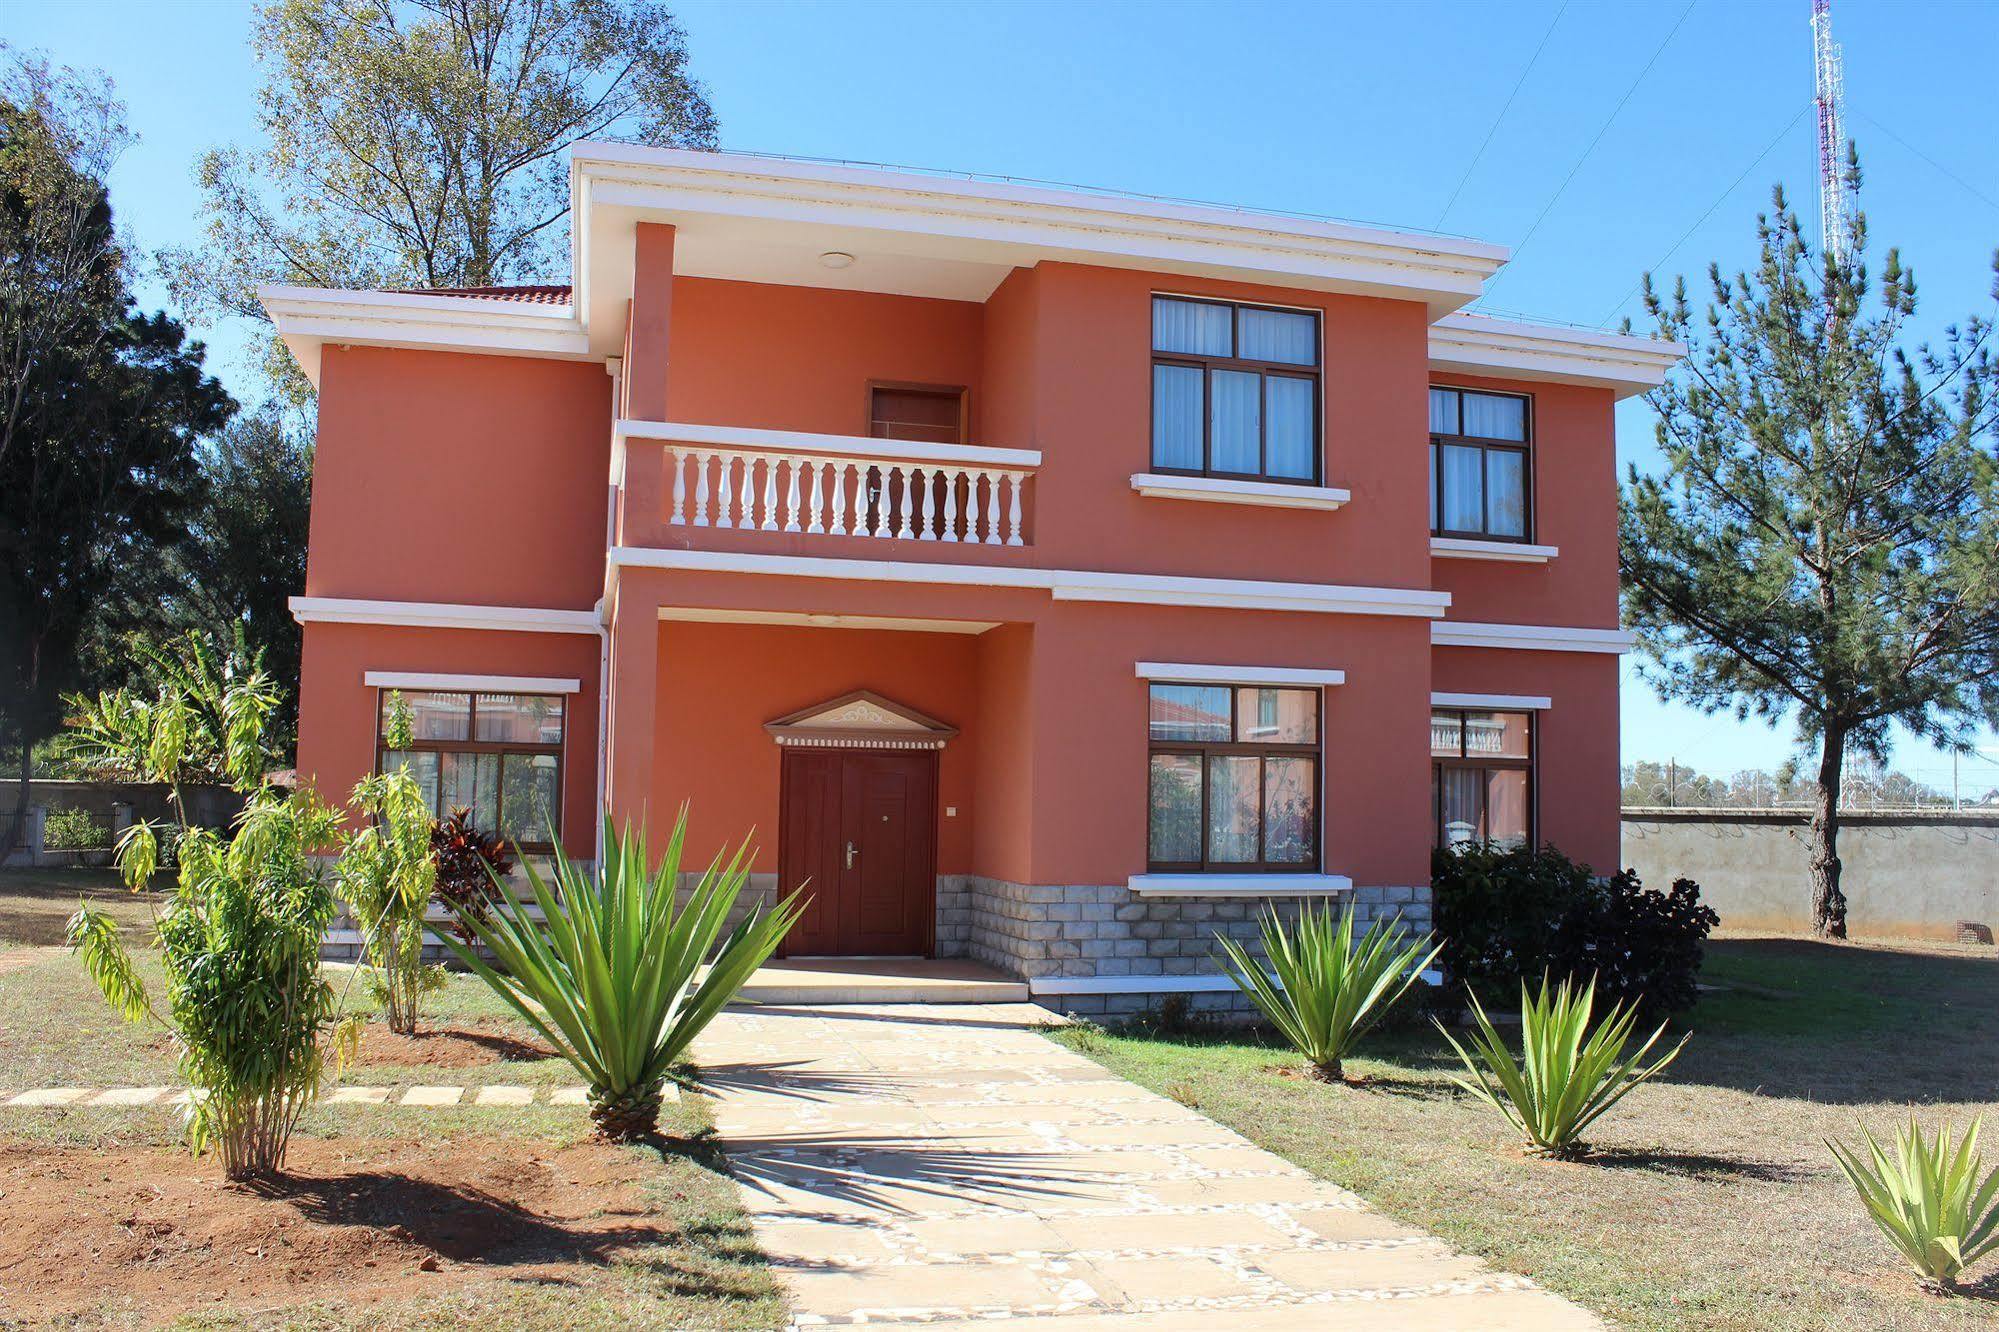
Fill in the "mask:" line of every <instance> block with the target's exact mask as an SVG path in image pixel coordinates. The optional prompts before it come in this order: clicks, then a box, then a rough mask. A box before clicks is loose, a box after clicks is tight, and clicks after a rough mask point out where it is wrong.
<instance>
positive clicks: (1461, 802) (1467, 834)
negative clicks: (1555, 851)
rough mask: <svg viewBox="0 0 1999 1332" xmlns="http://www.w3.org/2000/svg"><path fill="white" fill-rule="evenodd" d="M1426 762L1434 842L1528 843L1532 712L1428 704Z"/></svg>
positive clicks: (1530, 837)
mask: <svg viewBox="0 0 1999 1332" xmlns="http://www.w3.org/2000/svg"><path fill="white" fill-rule="evenodd" d="M1430 763H1431V781H1430V794H1431V800H1432V804H1433V805H1434V808H1435V815H1436V826H1435V828H1434V833H1433V835H1434V837H1435V841H1436V844H1437V845H1438V846H1461V845H1463V844H1465V843H1467V842H1496V843H1498V844H1499V845H1501V846H1526V845H1528V844H1529V843H1531V842H1532V840H1533V836H1534V782H1533V776H1534V718H1533V714H1532V713H1528V712H1480V711H1473V710H1468V709H1459V708H1433V709H1432V710H1431V712H1430Z"/></svg>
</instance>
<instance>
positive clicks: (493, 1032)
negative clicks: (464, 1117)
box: [355, 1018, 556, 1068]
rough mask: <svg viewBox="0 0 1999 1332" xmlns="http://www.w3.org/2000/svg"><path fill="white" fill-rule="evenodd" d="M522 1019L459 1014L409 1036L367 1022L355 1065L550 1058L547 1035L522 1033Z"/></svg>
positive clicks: (474, 1064)
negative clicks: (453, 1018)
mask: <svg viewBox="0 0 1999 1332" xmlns="http://www.w3.org/2000/svg"><path fill="white" fill-rule="evenodd" d="M526 1030H527V1028H526V1026H525V1024H523V1023H520V1022H509V1021H506V1020H505V1019H493V1018H460V1019H457V1020H455V1021H449V1022H448V1023H446V1024H438V1023H436V1022H432V1023H431V1024H429V1025H427V1026H425V1027H423V1028H421V1029H419V1030H418V1031H417V1033H416V1034H415V1035H413V1036H398V1035H397V1034H396V1033H395V1032H392V1031H390V1030H389V1029H388V1028H387V1027H386V1026H384V1025H383V1024H381V1023H379V1022H371V1023H369V1024H368V1029H367V1031H366V1033H365V1034H363V1036H362V1037H361V1052H360V1057H359V1058H358V1059H357V1060H355V1064H356V1066H357V1067H360V1068H370V1067H382V1066H390V1067H396V1068H480V1067H484V1066H486V1065H489V1064H519V1063H528V1062H531V1061H535V1060H541V1059H553V1058H555V1057H556V1055H555V1051H554V1050H553V1049H552V1048H550V1046H549V1045H548V1043H547V1042H546V1041H543V1040H541V1039H540V1038H538V1037H535V1036H532V1035H524V1034H523V1033H524V1032H525V1031H526Z"/></svg>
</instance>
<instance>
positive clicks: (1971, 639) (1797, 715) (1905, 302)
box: [1621, 154, 1999, 938]
mask: <svg viewBox="0 0 1999 1332" xmlns="http://www.w3.org/2000/svg"><path fill="white" fill-rule="evenodd" d="M1848 171H1849V175H1850V179H1851V182H1852V184H1853V185H1854V186H1855V187H1856V188H1857V187H1858V184H1859V174H1860V173H1859V162H1858V159H1857V157H1854V156H1852V155H1851V154H1849V158H1848ZM1757 236H1758V240H1759V242H1760V255H1759V258H1758V262H1757V264H1756V268H1755V271H1754V272H1753V273H1738V274H1736V275H1735V276H1734V277H1732V278H1725V277H1723V276H1722V273H1721V270H1720V269H1719V267H1718V266H1710V268H1709V282H1710V285H1711V288H1712V299H1711V301H1710V302H1709V304H1708V307H1707V309H1706V311H1705V312H1704V313H1703V314H1701V315H1698V316H1697V315H1696V314H1695V312H1694V310H1693V307H1692V306H1691V304H1690V303H1689V301H1688V298H1687V293H1686V284H1685V281H1684V279H1682V280H1681V281H1680V282H1678V283H1677V284H1676V285H1675V288H1674V291H1673V294H1672V296H1671V297H1670V298H1665V297H1662V296H1660V295H1659V293H1658V292H1656V291H1655V290H1654V289H1653V287H1652V283H1651V281H1650V279H1649V277H1648V279H1647V281H1646V286H1645V299H1646V306H1647V309H1648V310H1649V311H1650V312H1651V314H1652V315H1653V317H1654V318H1655V319H1656V321H1657V323H1658V327H1659V331H1660V332H1661V333H1663V334H1664V335H1665V336H1667V337H1669V338H1675V339H1678V340H1681V341H1685V342H1687V343H1689V344H1690V345H1691V347H1692V350H1691V352H1690V354H1689V356H1688V358H1687V360H1686V362H1685V363H1684V364H1683V366H1682V367H1681V368H1680V369H1679V370H1678V371H1676V372H1675V374H1674V375H1673V376H1672V377H1671V378H1670V380H1669V381H1668V382H1667V383H1666V384H1665V385H1664V386H1663V387H1661V388H1660V389H1658V390H1657V391H1656V392H1654V393H1653V395H1652V397H1651V403H1652V406H1653V408H1654V409H1655V411H1656V412H1657V414H1658V441H1659V447H1660V450H1661V452H1662V453H1663V454H1664V456H1665V464H1666V465H1665V470H1664V472H1663V474H1661V475H1657V476H1645V475H1640V474H1639V473H1638V471H1637V469H1636V468H1633V469H1632V472H1631V476H1630V479H1629V484H1628V487H1627V489H1626V491H1625V494H1624V496H1623V504H1622V536H1623V542H1622V545H1623V550H1622V558H1621V564H1622V567H1623V573H1624V584H1625V591H1624V602H1625V615H1626V619H1627V621H1628V623H1629V624H1630V625H1631V626H1632V627H1633V628H1634V629H1635V630H1636V631H1637V634H1638V638H1639V642H1640V645H1641V647H1642V648H1643V649H1644V651H1645V652H1646V654H1647V656H1648V657H1649V658H1650V662H1649V663H1648V664H1647V665H1645V666H1642V667H1641V672H1642V673H1643V674H1644V675H1645V676H1646V677H1647V678H1649V679H1650V680H1651V681H1652V682H1653V684H1654V685H1655V687H1656V688H1657V689H1658V690H1659V692H1660V694H1661V695H1662V696H1664V697H1667V698H1676V699H1680V700H1683V701H1685V702H1687V703H1690V704H1692V705H1693V706H1695V707H1698V708H1701V709H1702V710H1704V711H1708V712H1716V711H1720V710H1721V709H1724V708H1728V709H1732V710H1734V711H1735V712H1736V714H1737V715H1738V716H1742V717H1747V716H1751V715H1754V716H1758V717H1762V718H1766V719H1769V720H1771V721H1773V722H1774V721H1776V720H1778V719H1789V720H1791V721H1792V722H1793V723H1795V725H1796V727H1797V731H1798V738H1799V742H1800V745H1801V746H1803V747H1807V748H1816V750H1817V755H1818V762H1817V772H1816V781H1815V786H1814V790H1813V800H1812V817H1811V824H1810V838H1809V840H1810V848H1811V859H1810V863H1811V887H1812V916H1813V920H1814V922H1815V924H1816V926H1817V929H1818V931H1819V932H1820V933H1821V934H1822V935H1825V936H1828V937H1832V938H1844V937H1845V935H1846V898H1845V896H1844V894H1843V893H1842V891H1841V888H1840V863H1839V829H1840V812H1841V811H1840V784H1841V779H1842V775H1843V773H1844V771H1845V765H1846V762H1847V753H1848V750H1849V748H1853V749H1857V750H1858V751H1859V752H1861V753H1862V754H1865V755H1868V756H1870V757H1873V758H1877V759H1883V760H1885V758H1886V757H1887V747H1888V741H1889V732H1890V725H1891V723H1899V724H1900V725H1901V726H1902V727H1904V728H1906V729H1907V730H1908V731H1909V732H1910V733H1912V734H1913V735H1915V736H1916V737H1918V738H1919V739H1923V740H1927V741H1930V742H1932V743H1936V744H1939V745H1943V746H1946V747H1956V748H1962V747H1966V746H1968V745H1969V743H1970V741H1971V737H1972V735H1973V734H1974V733H1975V730H1976V728H1977V726H1978V725H1979V724H1980V723H1981V722H1984V723H1989V722H1991V721H1992V720H1993V719H1995V718H1999V674H1995V668H1999V468H1995V461H1994V450H1993V424H1994V422H1993V413H1994V404H1993V389H1994V386H1995V375H1999V366H1996V365H1995V362H1994V359H1993V356H1992V351H1991V343H1992V337H1993V325H1992V323H1991V322H1990V321H1989V320H1987V319H1985V318H1982V317H1977V316H1974V317H1972V318H1971V319H1969V320H1967V321H1966V322H1965V323H1963V324H1962V325H1956V326H1952V327H1950V328H1948V329H1946V330H1945V331H1944V334H1943V337H1942V339H1941V341H1940V342H1939V343H1938V344H1936V345H1935V346H1934V347H1933V346H1932V345H1931V344H1928V343H1925V344H1922V345H1919V346H1917V347H1915V348H1914V350H1912V351H1911V350H1908V349H1906V334H1905V326H1906V325H1907V323H1908V321H1909V320H1910V319H1911V318H1912V317H1913V316H1914V314H1915V312H1916V284H1915V278H1914V277H1913V275H1912V274H1911V273H1910V272H1909V270H1907V269H1906V268H1904V267H1903V265H1902V262H1901V259H1900V256H1899V255H1898V254H1897V253H1896V252H1895V251H1893V250H1890V251H1889V252H1888V255H1887V259H1886V262H1885V263H1884V264H1883V266H1882V271H1881V275H1880V278H1879V281H1878V283H1877V282H1876V281H1875V280H1874V279H1873V278H1872V277H1871V276H1870V274H1869V272H1868V270H1867V266H1866V262H1865V252H1866V240H1867V236H1866V222H1865V219H1864V218H1863V217H1861V216H1860V215H1859V214H1858V212H1857V210H1856V212H1855V215H1854V221H1853V223H1852V225H1851V228H1850V231H1849V233H1848V236H1847V243H1846V245H1845V246H1844V251H1845V253H1844V254H1843V255H1837V254H1835V255H1825V254H1818V253H1815V251H1814V247H1813V246H1811V245H1810V244H1809V243H1808V242H1807V241H1806V239H1805V236H1804V234H1803V231H1802V230H1801V228H1800V226H1799V223H1798V218H1797V215H1796V214H1795V213H1794V212H1793V211H1792V210H1791V208H1790V206H1789V205H1788V204H1787V203H1786V201H1785V199H1784V195H1783V191H1782V190H1781V189H1780V190H1778V191H1777V192H1776V194H1775V196H1774V208H1773V210H1772V212H1771V213H1769V214H1764V215H1760V216H1759V217H1758V219H1757ZM1994 267H1995V271H1999V257H1995V260H1994ZM1993 295H1994V297H1995V299H1999V282H1995V285H1994V290H1993Z"/></svg>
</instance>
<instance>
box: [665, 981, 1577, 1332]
mask: <svg viewBox="0 0 1999 1332" xmlns="http://www.w3.org/2000/svg"><path fill="white" fill-rule="evenodd" d="M1048 1017H1049V1015H1048V1014H1047V1013H1045V1012H1044V1011H1042V1010H1041V1009H1039V1008H1036V1007H1034V1006H1032V1005H1028V1004H954V1005H883V1006H874V1005H870V1006H852V1007H825V1008H807V1007H798V1008H783V1007H772V1006H765V1007H760V1008H743V1009H732V1010H730V1011H729V1012H727V1013H725V1014H724V1015H723V1016H722V1017H720V1018H719V1019H717V1020H716V1022H715V1023H714V1025H713V1026H711V1027H710V1028H709V1029H708V1031H707V1032H706V1033H705V1034H704V1035H703V1036H702V1037H701V1039H700V1040H699V1041H698V1042H697V1043H696V1047H695V1058H696V1059H697V1061H698V1062H699V1064H700V1065H701V1071H702V1075H703V1078H704V1081H706V1083H707V1084H708V1087H709V1089H710V1090H711V1091H712V1092H713V1093H714V1094H715V1095H716V1096H717V1097H718V1105H717V1112H716V1113H717V1126H718V1128H719V1130H720V1132H721V1135H722V1139H723V1145H724V1147H725V1148H726V1149H727V1151H728V1153H729V1157H730V1161H731V1164H732V1166H733V1167H734V1169H735V1171H736V1173H737V1175H738V1177H739V1178H740V1180H741V1181H742V1185H741V1187H742V1192H743V1198H744V1202H745V1205H746V1206H747V1208H748V1209H749V1211H750V1213H751V1216H752V1219H753V1221H754V1223H755V1226H756V1232H757V1237H758V1239H759V1240H760V1241H761V1242H762V1244H763V1246H764V1249H765V1251H766V1252H768V1253H769V1254H770V1255H771V1258H772V1261H773V1262H774V1263H775V1264H776V1266H777V1269H778V1272H779V1274H780V1276H781V1277H782V1279H783V1280H784V1282H785V1284H786V1285H787V1286H788V1288H789V1290H790V1292H791V1296H792V1303H793V1311H794V1312H793V1325H794V1326H795V1327H800V1328H807V1327H816V1326H822V1325H827V1324H857V1323H865V1324H869V1325H877V1324H884V1323H886V1324H913V1325H919V1326H921V1327H923V1328H925V1329H926V1332H945V1330H946V1329H965V1330H966V1332H969V1329H971V1328H974V1327H978V1328H987V1329H990V1328H991V1326H992V1325H993V1320H996V1319H1004V1320H1007V1321H1006V1323H1005V1325H1006V1326H1007V1327H1011V1328H1018V1329H1020V1332H1114V1330H1115V1332H1125V1330H1126V1329H1129V1330H1130V1332H1138V1330H1139V1329H1145V1332H1253V1330H1257V1332H1260V1330H1265V1329H1268V1330H1270V1332H1276V1330H1277V1329H1282V1330H1283V1332H1297V1330H1300V1329H1319V1328H1324V1329H1335V1330H1338V1332H1388V1330H1389V1329H1394V1330H1395V1332H1426V1330H1427V1332H1473V1330H1477V1332H1582V1330H1583V1329H1590V1330H1596V1329H1601V1328H1602V1326H1603V1325H1602V1324H1601V1323H1600V1322H1599V1321H1598V1320H1597V1319H1596V1318H1594V1317H1593V1316H1592V1315H1590V1314H1588V1313H1586V1312H1584V1311H1583V1310H1581V1309H1579V1308H1577V1307H1576V1306H1574V1305H1572V1304H1569V1303H1568V1302H1566V1301H1564V1300H1562V1299H1559V1298H1557V1297H1556V1296H1553V1295H1551V1294H1548V1293H1547V1292H1545V1291H1542V1290H1540V1289H1539V1288H1537V1287H1536V1286H1534V1285H1533V1283H1531V1282H1529V1281H1528V1280H1526V1279H1525V1278H1522V1277H1517V1276H1512V1275H1510V1274H1506V1273H1499V1272H1494V1271H1492V1270H1491V1269H1489V1268H1487V1267H1486V1266H1485V1265H1484V1264H1482V1263H1481V1262H1479V1261H1477V1260H1476V1259H1472V1258H1468V1257H1465V1256H1463V1255H1461V1254H1457V1253H1455V1252H1453V1251H1452V1250H1451V1249H1450V1248H1448V1247H1447V1246H1445V1245H1444V1244H1443V1243H1441V1242H1440V1241H1438V1240H1436V1239H1433V1238H1431V1237H1430V1236H1428V1235H1426V1234H1424V1233H1423V1232H1421V1231H1418V1230H1415V1229H1412V1228H1410V1227H1408V1226H1404V1225H1400V1224H1398V1223H1396V1222H1394V1221H1391V1220H1389V1219H1388V1218H1386V1217H1384V1216H1381V1215H1380V1214H1379V1213H1377V1212H1374V1211H1372V1210H1371V1209H1369V1208H1368V1207H1367V1205H1366V1204H1365V1203H1363V1202H1362V1201H1361V1200H1360V1199H1359V1198H1357V1197H1356V1196H1355V1195H1353V1194H1351V1193H1349V1192H1347V1191H1346V1190H1344V1189H1340V1188H1337V1187H1335V1186H1333V1185H1331V1184H1327V1183H1325V1182H1323V1181H1321V1180H1318V1179H1316V1178H1314V1177H1313V1176H1311V1175H1310V1174H1308V1173H1307V1172H1305V1171H1303V1170H1301V1169H1299V1168H1297V1167H1296V1166H1293V1165H1291V1164H1290V1163H1288V1162H1286V1161H1284V1160H1282V1159H1280V1158H1279V1157H1276V1156H1274V1155H1271V1154H1270V1153H1268V1152H1265V1151H1263V1150H1261V1149H1260V1148H1258V1147H1256V1146H1254V1145H1253V1144H1251V1143H1250V1142H1249V1141H1248V1140H1247V1139H1245V1138H1242V1137H1239V1136H1237V1135H1236V1134H1234V1133H1232V1132H1229V1131H1228V1130H1226V1129H1224V1128H1222V1127H1220V1126H1219V1125H1217V1124H1215V1123H1213V1122H1212V1121H1210V1120H1208V1119H1205V1118H1203V1117H1202V1116H1200V1115H1198V1114H1196V1113H1194V1112H1193V1111H1191V1110H1189V1109H1187V1108H1186V1107H1184V1106H1182V1105H1179V1104H1178V1103H1176V1102H1174V1101H1171V1100H1168V1099H1166V1098H1165V1097H1162V1096H1156V1095H1154V1094H1153V1093H1151V1092H1149V1091H1146V1090H1144V1089H1143V1088H1141V1087H1138V1086H1135V1085H1133V1084H1132V1083H1129V1082H1126V1081H1124V1080H1123V1079H1120V1078H1117V1077H1114V1076H1112V1075H1111V1074H1110V1073H1108V1072H1107V1071H1105V1070H1104V1069H1103V1068H1101V1067H1099V1066H1098V1065H1096V1064H1094V1063H1092V1062H1090V1061H1089V1060H1087V1059H1084V1058H1083V1057H1082V1056H1080V1055H1077V1054H1074V1053H1071V1052H1070V1051H1068V1050H1065V1049H1062V1048H1061V1047H1059V1046H1057V1045H1055V1044H1054V1043H1053V1042H1051V1041H1048V1040H1047V1039H1045V1038H1044V1037H1042V1036H1040V1035H1039V1034H1037V1033H1036V1032H1035V1030H1034V1027H1035V1025H1036V1024H1038V1023H1040V1022H1043V1021H1046V1020H1048Z"/></svg>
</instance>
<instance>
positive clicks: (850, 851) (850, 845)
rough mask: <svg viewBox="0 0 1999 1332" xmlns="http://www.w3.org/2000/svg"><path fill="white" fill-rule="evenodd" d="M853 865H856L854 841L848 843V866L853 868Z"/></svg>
mask: <svg viewBox="0 0 1999 1332" xmlns="http://www.w3.org/2000/svg"><path fill="white" fill-rule="evenodd" d="M853 867H854V844H853V843H852V842H849V843H847V868H848V869H852V868H853Z"/></svg>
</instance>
